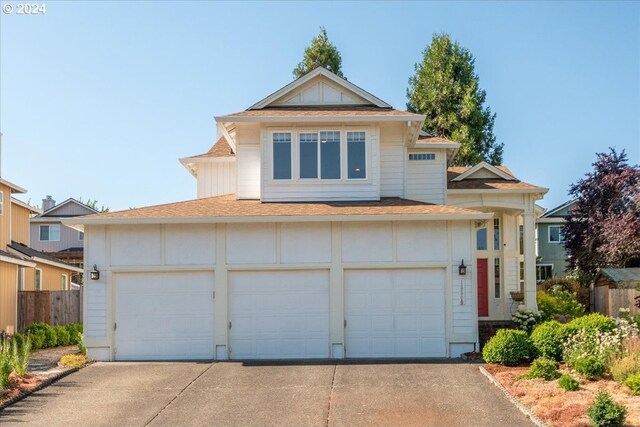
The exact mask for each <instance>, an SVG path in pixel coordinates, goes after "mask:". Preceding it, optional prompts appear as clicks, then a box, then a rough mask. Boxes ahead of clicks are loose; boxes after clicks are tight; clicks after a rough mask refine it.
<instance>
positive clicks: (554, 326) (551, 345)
mask: <svg viewBox="0 0 640 427" xmlns="http://www.w3.org/2000/svg"><path fill="white" fill-rule="evenodd" d="M568 335H569V330H568V329H567V328H566V326H565V325H564V324H562V323H560V322H557V321H555V320H549V321H547V322H544V323H542V324H540V325H538V326H537V327H536V328H535V329H534V330H533V332H532V333H531V342H532V343H533V345H534V346H535V347H536V349H537V350H538V353H539V354H540V355H541V356H544V357H547V358H549V359H553V360H557V361H561V360H562V347H563V344H564V342H565V340H566V339H567V336H568Z"/></svg>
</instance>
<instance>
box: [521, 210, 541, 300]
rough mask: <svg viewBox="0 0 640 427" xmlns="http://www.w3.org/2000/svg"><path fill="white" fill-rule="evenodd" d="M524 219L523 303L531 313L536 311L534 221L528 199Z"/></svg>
mask: <svg viewBox="0 0 640 427" xmlns="http://www.w3.org/2000/svg"><path fill="white" fill-rule="evenodd" d="M523 217H524V224H523V225H524V227H523V231H524V236H523V241H524V242H523V244H524V303H525V306H526V307H527V308H528V309H529V310H532V311H535V312H537V311H538V304H537V303H536V228H535V227H536V221H535V214H534V212H533V201H531V199H529V202H528V203H527V208H526V209H525V212H524V214H523Z"/></svg>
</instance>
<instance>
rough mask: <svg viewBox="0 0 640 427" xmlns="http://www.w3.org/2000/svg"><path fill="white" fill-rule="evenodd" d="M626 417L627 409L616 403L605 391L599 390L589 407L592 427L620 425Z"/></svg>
mask: <svg viewBox="0 0 640 427" xmlns="http://www.w3.org/2000/svg"><path fill="white" fill-rule="evenodd" d="M626 417H627V409H626V408H625V407H624V406H622V405H619V404H617V403H616V402H615V401H614V400H613V399H612V398H611V396H610V395H609V393H607V392H606V391H603V392H600V393H599V394H598V396H597V397H596V401H595V403H594V404H593V405H592V406H591V407H590V408H589V418H590V419H591V423H592V424H593V425H594V427H620V426H622V424H623V423H624V419H625V418H626Z"/></svg>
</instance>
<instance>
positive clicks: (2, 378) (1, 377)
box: [0, 337, 13, 388]
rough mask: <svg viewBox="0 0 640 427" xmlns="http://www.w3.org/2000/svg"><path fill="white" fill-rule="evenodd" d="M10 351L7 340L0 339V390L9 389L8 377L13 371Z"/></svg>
mask: <svg viewBox="0 0 640 427" xmlns="http://www.w3.org/2000/svg"><path fill="white" fill-rule="evenodd" d="M12 362H13V361H12V358H11V351H10V350H9V340H8V339H7V338H5V337H2V338H1V339H0V388H6V387H9V385H10V382H9V375H11V371H12V370H13V363H12Z"/></svg>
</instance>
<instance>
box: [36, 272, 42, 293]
mask: <svg viewBox="0 0 640 427" xmlns="http://www.w3.org/2000/svg"><path fill="white" fill-rule="evenodd" d="M34 286H35V289H36V291H41V290H42V270H40V269H39V268H36V273H35V284H34Z"/></svg>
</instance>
